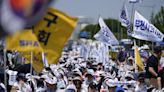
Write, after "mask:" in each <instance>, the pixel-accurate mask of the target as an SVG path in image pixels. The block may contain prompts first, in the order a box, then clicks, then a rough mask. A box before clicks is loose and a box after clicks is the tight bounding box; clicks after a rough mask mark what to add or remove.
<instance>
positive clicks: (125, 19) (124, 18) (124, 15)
mask: <svg viewBox="0 0 164 92" xmlns="http://www.w3.org/2000/svg"><path fill="white" fill-rule="evenodd" d="M119 20H120V22H121V25H122V26H124V27H127V26H128V25H130V20H129V16H128V11H127V8H126V5H125V3H124V4H123V7H122V9H121V11H120V14H119Z"/></svg>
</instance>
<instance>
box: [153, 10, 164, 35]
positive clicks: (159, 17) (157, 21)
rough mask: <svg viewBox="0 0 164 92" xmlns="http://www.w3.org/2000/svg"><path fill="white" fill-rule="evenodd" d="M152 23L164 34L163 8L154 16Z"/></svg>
mask: <svg viewBox="0 0 164 92" xmlns="http://www.w3.org/2000/svg"><path fill="white" fill-rule="evenodd" d="M151 22H152V23H153V24H154V25H155V26H156V27H157V28H158V29H159V30H160V31H161V32H162V33H164V7H161V9H160V11H159V12H158V13H157V14H155V15H154V14H152V16H151Z"/></svg>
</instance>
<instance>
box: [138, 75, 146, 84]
mask: <svg viewBox="0 0 164 92" xmlns="http://www.w3.org/2000/svg"><path fill="white" fill-rule="evenodd" d="M144 80H145V76H144V74H143V73H141V74H139V75H138V82H140V83H144V82H145V81H144Z"/></svg>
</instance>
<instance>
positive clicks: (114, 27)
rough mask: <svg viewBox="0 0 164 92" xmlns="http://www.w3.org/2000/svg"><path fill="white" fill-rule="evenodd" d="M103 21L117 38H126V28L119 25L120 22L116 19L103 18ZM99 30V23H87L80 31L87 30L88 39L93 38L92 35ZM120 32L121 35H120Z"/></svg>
mask: <svg viewBox="0 0 164 92" xmlns="http://www.w3.org/2000/svg"><path fill="white" fill-rule="evenodd" d="M104 22H105V23H106V25H107V26H108V27H109V29H110V30H111V31H112V33H113V34H114V35H115V36H116V38H117V39H121V38H127V32H126V28H124V27H122V26H121V23H120V22H119V21H118V20H116V19H110V18H109V19H105V20H104ZM99 30H100V26H99V24H95V25H93V24H90V25H87V26H86V27H85V28H84V29H82V30H81V31H87V32H89V33H90V37H89V38H90V39H94V37H93V36H94V35H95V34H96V33H97V32H98V31H99ZM121 34H122V36H121Z"/></svg>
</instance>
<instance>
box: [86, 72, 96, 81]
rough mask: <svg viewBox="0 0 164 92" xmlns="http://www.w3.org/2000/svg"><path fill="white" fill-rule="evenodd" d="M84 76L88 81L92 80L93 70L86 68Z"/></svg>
mask: <svg viewBox="0 0 164 92" xmlns="http://www.w3.org/2000/svg"><path fill="white" fill-rule="evenodd" d="M85 77H86V78H87V79H88V81H92V80H93V79H94V71H93V70H92V69H88V70H87V74H86V75H85Z"/></svg>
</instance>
